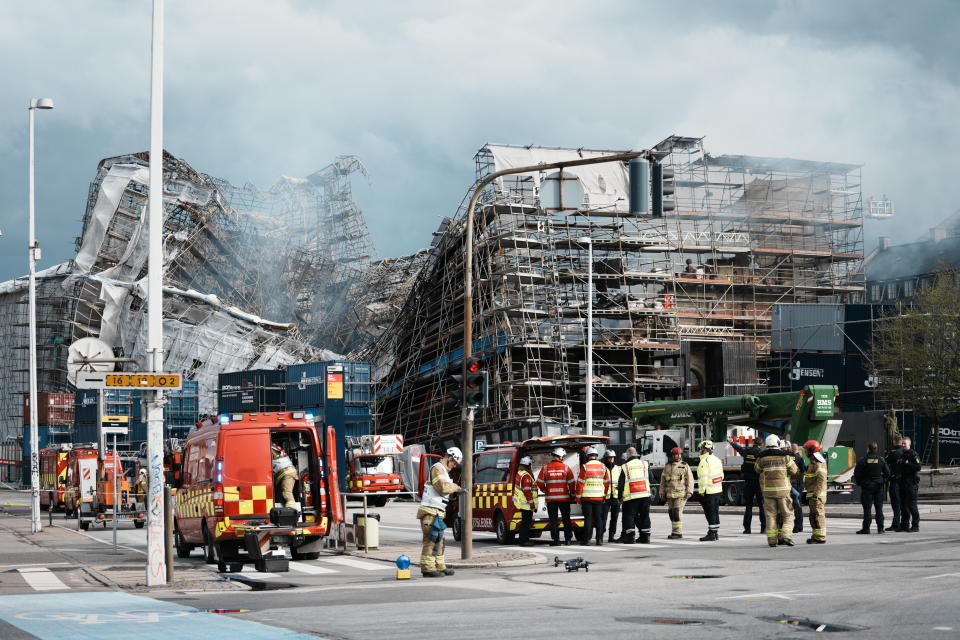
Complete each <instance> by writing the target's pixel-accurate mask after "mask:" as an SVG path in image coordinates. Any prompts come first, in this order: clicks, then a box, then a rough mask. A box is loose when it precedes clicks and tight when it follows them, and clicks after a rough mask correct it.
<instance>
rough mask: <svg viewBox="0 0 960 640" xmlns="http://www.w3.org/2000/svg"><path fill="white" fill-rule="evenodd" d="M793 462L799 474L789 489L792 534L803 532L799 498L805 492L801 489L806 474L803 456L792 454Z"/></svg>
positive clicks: (801, 509) (801, 506)
mask: <svg viewBox="0 0 960 640" xmlns="http://www.w3.org/2000/svg"><path fill="white" fill-rule="evenodd" d="M792 455H793V461H794V462H796V463H797V469H799V470H800V473H798V474H797V477H795V478H794V479H793V488H792V489H790V499H791V500H792V501H793V532H794V533H800V532H801V531H803V505H802V504H801V502H800V496H801V495H803V491H805V489H804V487H803V474H805V473H806V472H807V465H806V463H805V462H804V461H803V456H801V455H800V454H799V453H793V454H792Z"/></svg>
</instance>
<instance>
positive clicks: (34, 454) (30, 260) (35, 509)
mask: <svg viewBox="0 0 960 640" xmlns="http://www.w3.org/2000/svg"><path fill="white" fill-rule="evenodd" d="M36 109H53V100H51V99H50V98H32V99H31V100H30V106H29V107H28V108H27V113H28V114H29V115H30V118H29V119H30V170H29V176H30V177H29V180H28V182H29V187H28V188H29V191H30V193H29V195H28V200H29V210H30V213H29V219H30V222H29V224H28V226H29V235H30V238H29V244H28V246H27V264H28V265H29V268H30V279H29V283H30V284H29V287H28V291H29V293H28V303H27V306H28V307H29V309H28V311H27V313H28V315H29V316H30V356H29V357H30V488H31V493H32V495H31V499H30V531H32V532H33V533H38V532H39V531H40V530H41V529H42V528H43V525H41V524H40V454H39V452H38V449H39V446H38V442H37V439H38V438H39V437H40V436H39V433H38V431H39V427H38V426H37V278H36V273H37V260H39V259H40V245H38V244H37V238H36V225H35V223H34V179H33V174H34V171H33V156H34V153H33V130H34V119H33V112H34V111H35V110H36Z"/></svg>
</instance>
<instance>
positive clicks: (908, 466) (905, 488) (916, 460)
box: [897, 436, 922, 533]
mask: <svg viewBox="0 0 960 640" xmlns="http://www.w3.org/2000/svg"><path fill="white" fill-rule="evenodd" d="M902 442H903V455H901V456H900V460H899V461H897V473H898V475H899V476H900V529H899V531H909V532H911V533H916V532H917V531H920V511H919V509H917V491H918V490H919V488H920V468H921V467H922V465H921V464H920V456H919V455H918V454H917V451H916V450H915V449H911V448H910V445H911V444H912V441H911V440H910V438H908V437H907V436H904V437H903V439H902ZM911 519H912V524H911Z"/></svg>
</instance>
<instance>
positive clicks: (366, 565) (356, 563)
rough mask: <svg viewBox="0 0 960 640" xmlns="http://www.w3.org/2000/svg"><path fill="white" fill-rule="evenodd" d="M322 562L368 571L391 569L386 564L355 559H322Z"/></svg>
mask: <svg viewBox="0 0 960 640" xmlns="http://www.w3.org/2000/svg"><path fill="white" fill-rule="evenodd" d="M321 562H329V563H331V564H342V565H343V566H345V567H353V568H355V569H364V570H366V571H383V570H384V569H387V568H389V566H390V565H388V564H387V563H385V562H371V561H369V560H356V559H354V558H322V559H321Z"/></svg>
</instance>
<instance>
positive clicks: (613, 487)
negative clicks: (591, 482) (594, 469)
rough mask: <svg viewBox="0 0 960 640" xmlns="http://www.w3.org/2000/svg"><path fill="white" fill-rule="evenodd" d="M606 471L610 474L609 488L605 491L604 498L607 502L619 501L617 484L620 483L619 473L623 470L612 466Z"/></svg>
mask: <svg viewBox="0 0 960 640" xmlns="http://www.w3.org/2000/svg"><path fill="white" fill-rule="evenodd" d="M607 471H609V472H610V488H609V489H607V495H606V498H607V500H619V499H620V491H619V489H618V485H619V483H620V473H621V472H622V471H623V470H622V468H621V467H620V465H618V464H615V465H613V466H612V467H610V468H609V469H607Z"/></svg>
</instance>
